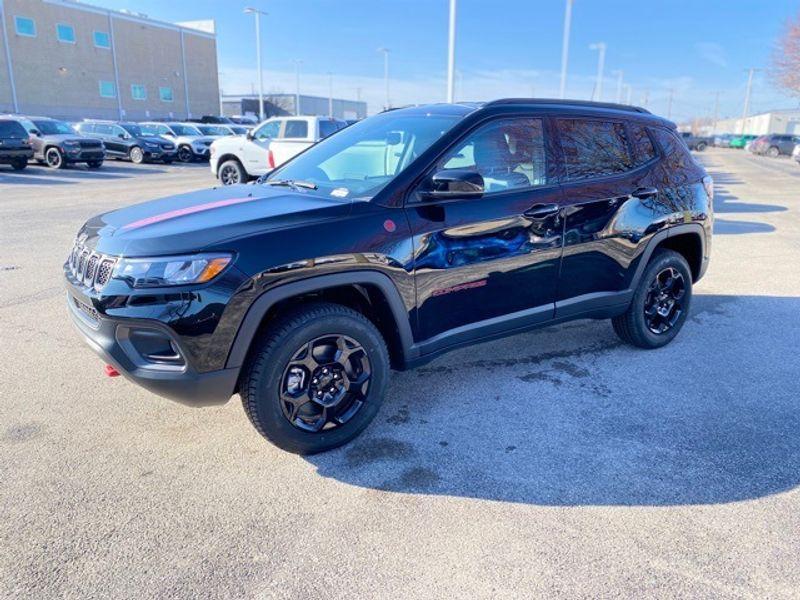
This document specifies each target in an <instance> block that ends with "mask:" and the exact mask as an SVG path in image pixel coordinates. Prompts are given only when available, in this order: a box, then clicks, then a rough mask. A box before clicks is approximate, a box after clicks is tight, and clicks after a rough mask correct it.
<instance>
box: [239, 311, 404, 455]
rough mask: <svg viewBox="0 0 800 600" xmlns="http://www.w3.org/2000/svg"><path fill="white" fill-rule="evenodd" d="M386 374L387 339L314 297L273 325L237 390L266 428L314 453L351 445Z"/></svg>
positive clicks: (272, 437)
mask: <svg viewBox="0 0 800 600" xmlns="http://www.w3.org/2000/svg"><path fill="white" fill-rule="evenodd" d="M388 375H389V354H388V351H387V350H386V344H385V342H384V340H383V338H382V337H381V334H380V333H379V332H378V330H377V329H376V328H375V326H374V325H373V324H372V323H371V322H370V321H369V320H368V319H366V318H365V317H364V316H363V315H361V314H359V313H357V312H356V311H354V310H352V309H350V308H347V307H344V306H341V305H338V304H328V303H314V304H307V305H304V306H301V307H298V308H297V309H294V310H293V311H291V312H289V313H287V314H286V315H285V316H284V317H282V318H279V320H278V321H276V323H275V324H274V325H273V326H272V327H270V328H269V330H268V331H267V332H266V334H265V335H264V337H263V339H261V340H259V342H258V345H257V346H256V348H255V350H254V351H253V353H252V355H251V357H250V359H249V361H248V364H247V366H246V368H245V370H244V373H243V375H242V380H241V381H240V385H239V390H240V393H241V396H242V404H243V405H244V409H245V412H246V413H247V416H248V417H249V419H250V421H251V422H252V423H253V425H254V426H255V428H256V429H257V430H258V431H259V433H261V435H263V436H264V437H265V438H267V439H268V440H269V441H270V442H272V443H273V444H275V445H276V446H278V447H279V448H282V449H283V450H286V451H288V452H294V453H297V454H314V453H316V452H323V451H325V450H330V449H332V448H336V447H337V446H341V445H342V444H346V443H347V442H349V441H350V440H352V439H353V438H355V437H356V436H357V435H358V434H359V433H361V431H363V430H364V428H365V427H366V426H367V425H369V423H370V422H371V421H372V419H373V418H374V417H375V415H376V414H377V413H378V409H379V408H380V405H381V402H382V401H383V395H384V390H385V388H386V382H387V379H388Z"/></svg>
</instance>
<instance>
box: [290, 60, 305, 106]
mask: <svg viewBox="0 0 800 600" xmlns="http://www.w3.org/2000/svg"><path fill="white" fill-rule="evenodd" d="M292 62H293V63H294V114H295V115H296V116H298V117H299V116H300V65H302V64H303V61H302V60H300V59H299V58H295V59H294V60H293V61H292Z"/></svg>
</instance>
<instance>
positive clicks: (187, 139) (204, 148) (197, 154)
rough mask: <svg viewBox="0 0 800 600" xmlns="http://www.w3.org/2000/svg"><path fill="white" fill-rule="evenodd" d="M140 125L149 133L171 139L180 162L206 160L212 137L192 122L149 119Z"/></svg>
mask: <svg viewBox="0 0 800 600" xmlns="http://www.w3.org/2000/svg"><path fill="white" fill-rule="evenodd" d="M141 127H142V129H143V130H144V131H146V132H147V133H148V134H149V135H158V136H161V137H162V138H165V139H167V140H170V141H172V142H173V143H174V144H175V146H176V147H177V148H178V154H177V157H178V160H179V161H181V162H185V163H188V162H192V161H195V160H208V157H209V148H210V146H211V142H213V141H214V138H210V137H208V136H205V135H203V134H202V133H201V132H200V130H199V129H198V128H197V126H196V124H194V123H174V122H168V123H160V122H157V121H150V122H147V123H141Z"/></svg>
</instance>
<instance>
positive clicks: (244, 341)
mask: <svg viewBox="0 0 800 600" xmlns="http://www.w3.org/2000/svg"><path fill="white" fill-rule="evenodd" d="M358 284H362V285H373V286H375V287H377V288H378V289H379V290H380V291H381V293H382V294H383V296H384V298H385V299H386V301H387V303H388V305H389V309H390V310H391V311H392V316H393V317H394V321H395V325H396V326H397V331H398V333H399V336H400V343H401V347H402V351H403V361H404V362H407V361H408V360H409V359H411V358H413V357H414V356H415V355H416V354H417V353H418V351H417V350H416V348H415V347H414V337H413V334H412V332H411V323H410V321H409V317H408V311H407V310H406V308H405V305H404V304H403V300H402V298H401V297H400V292H398V291H397V287H396V286H395V285H394V283H393V282H392V280H391V279H390V278H389V276H388V275H384V274H383V273H380V272H378V271H369V270H364V271H349V272H347V273H334V274H331V275H318V276H313V277H309V278H308V279H302V280H300V281H294V282H291V283H286V284H282V285H279V286H278V287H275V288H273V289H271V290H269V291H267V292H264V293H263V294H261V295H260V296H259V297H258V298H256V299H255V300H254V301H253V303H252V304H251V305H250V308H249V309H248V310H247V314H246V315H245V318H244V319H243V320H242V324H241V325H240V326H239V331H238V332H237V333H236V337H235V338H234V340H233V344H232V345H231V349H230V352H229V353H228V360H227V362H226V364H225V368H227V369H230V368H240V367H241V366H242V365H243V364H244V361H245V358H246V357H247V353H248V351H249V350H250V346H251V344H252V341H253V338H254V337H255V335H256V332H257V331H258V328H259V327H260V326H261V322H262V321H263V319H264V316H265V315H266V314H267V311H269V309H270V308H271V307H272V306H274V305H275V304H276V303H277V302H280V301H282V300H286V299H287V298H291V297H292V296H298V295H301V294H307V293H309V292H316V291H319V290H323V289H326V288H332V287H338V286H342V285H358Z"/></svg>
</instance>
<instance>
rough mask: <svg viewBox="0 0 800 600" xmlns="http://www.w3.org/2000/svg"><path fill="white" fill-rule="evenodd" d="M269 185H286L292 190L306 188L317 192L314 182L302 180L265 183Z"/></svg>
mask: <svg viewBox="0 0 800 600" xmlns="http://www.w3.org/2000/svg"><path fill="white" fill-rule="evenodd" d="M264 183H266V184H267V185H285V186H286V187H290V188H292V189H295V190H296V189H297V188H304V189H306V190H315V189H317V184H316V183H314V182H312V181H304V180H302V179H271V180H269V181H265V182H264Z"/></svg>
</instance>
